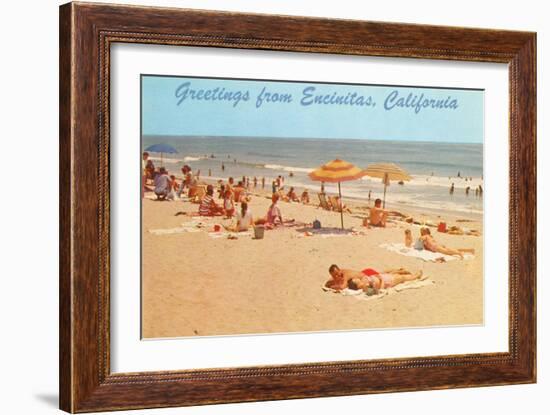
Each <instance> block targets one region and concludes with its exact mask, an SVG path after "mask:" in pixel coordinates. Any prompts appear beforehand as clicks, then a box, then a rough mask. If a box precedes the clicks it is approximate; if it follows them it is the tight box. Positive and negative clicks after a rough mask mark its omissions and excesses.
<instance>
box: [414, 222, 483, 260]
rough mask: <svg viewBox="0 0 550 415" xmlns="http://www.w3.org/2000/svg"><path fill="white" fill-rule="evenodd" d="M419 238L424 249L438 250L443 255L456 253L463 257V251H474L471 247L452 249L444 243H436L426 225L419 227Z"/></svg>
mask: <svg viewBox="0 0 550 415" xmlns="http://www.w3.org/2000/svg"><path fill="white" fill-rule="evenodd" d="M420 239H421V240H422V243H423V244H424V249H426V250H428V251H431V252H438V253H440V254H445V255H456V256H459V257H460V258H461V259H463V258H464V252H466V253H469V254H474V253H475V249H472V248H462V249H453V248H448V247H446V246H445V245H441V244H438V243H437V242H436V241H435V239H434V238H433V236H432V234H431V232H430V229H429V228H426V227H424V228H420Z"/></svg>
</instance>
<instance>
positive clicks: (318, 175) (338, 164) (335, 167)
mask: <svg viewBox="0 0 550 415" xmlns="http://www.w3.org/2000/svg"><path fill="white" fill-rule="evenodd" d="M364 175H365V172H364V170H362V169H360V168H359V167H357V166H354V165H353V164H351V163H349V162H347V161H344V160H339V159H336V160H332V161H330V162H328V163H326V164H323V165H322V166H321V167H319V168H318V169H315V170H313V171H312V172H311V173H309V178H310V179H311V180H315V181H318V182H328V183H338V195H339V196H340V200H341V199H342V190H341V188H340V183H341V182H347V181H351V180H357V179H360V178H361V177H363V176H364ZM340 221H341V223H342V229H344V212H343V209H340Z"/></svg>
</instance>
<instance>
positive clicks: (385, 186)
mask: <svg viewBox="0 0 550 415" xmlns="http://www.w3.org/2000/svg"><path fill="white" fill-rule="evenodd" d="M387 187H388V185H387V184H385V183H384V203H383V204H382V208H383V209H386V189H387Z"/></svg>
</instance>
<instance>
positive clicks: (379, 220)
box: [369, 199, 388, 228]
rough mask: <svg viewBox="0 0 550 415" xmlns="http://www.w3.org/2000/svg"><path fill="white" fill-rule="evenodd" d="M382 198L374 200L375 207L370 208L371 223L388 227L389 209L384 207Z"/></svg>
mask: <svg viewBox="0 0 550 415" xmlns="http://www.w3.org/2000/svg"><path fill="white" fill-rule="evenodd" d="M381 205H382V200H380V199H376V200H375V201H374V207H372V208H371V209H370V215H369V225H371V226H376V227H380V228H385V227H386V220H387V219H388V211H387V210H386V209H382V207H381Z"/></svg>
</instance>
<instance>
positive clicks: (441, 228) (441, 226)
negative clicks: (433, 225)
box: [437, 222, 447, 233]
mask: <svg viewBox="0 0 550 415" xmlns="http://www.w3.org/2000/svg"><path fill="white" fill-rule="evenodd" d="M437 231H438V232H442V233H445V232H447V224H446V223H445V222H439V225H438V226H437Z"/></svg>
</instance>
